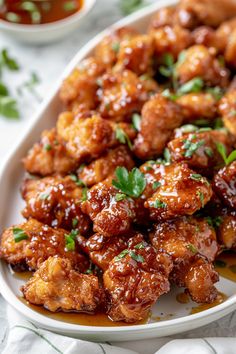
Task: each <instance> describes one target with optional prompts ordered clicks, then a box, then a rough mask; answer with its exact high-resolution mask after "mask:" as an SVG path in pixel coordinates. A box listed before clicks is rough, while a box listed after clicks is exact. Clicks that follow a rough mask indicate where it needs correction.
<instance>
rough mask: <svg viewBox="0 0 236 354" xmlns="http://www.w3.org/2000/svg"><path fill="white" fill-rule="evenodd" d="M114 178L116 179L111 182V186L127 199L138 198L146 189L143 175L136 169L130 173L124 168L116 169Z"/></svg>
mask: <svg viewBox="0 0 236 354" xmlns="http://www.w3.org/2000/svg"><path fill="white" fill-rule="evenodd" d="M115 176H116V179H115V180H113V181H112V184H113V186H114V187H116V188H117V189H118V190H120V191H121V192H122V193H123V194H125V195H127V196H128V197H131V198H138V197H140V195H141V194H142V193H143V191H144V189H145V187H146V179H145V177H144V174H143V173H142V172H140V170H139V169H138V168H136V167H135V168H133V169H132V171H130V172H128V170H127V169H126V168H125V167H117V168H116V171H115Z"/></svg>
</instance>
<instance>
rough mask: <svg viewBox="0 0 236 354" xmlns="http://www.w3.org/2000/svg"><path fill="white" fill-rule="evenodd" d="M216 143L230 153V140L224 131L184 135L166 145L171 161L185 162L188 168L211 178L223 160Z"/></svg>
mask: <svg viewBox="0 0 236 354" xmlns="http://www.w3.org/2000/svg"><path fill="white" fill-rule="evenodd" d="M216 143H222V144H224V145H225V146H226V149H227V152H228V153H229V152H230V151H231V144H230V143H231V138H230V136H229V134H228V133H227V132H226V131H224V130H209V131H203V132H194V133H188V134H184V135H183V136H182V137H179V138H176V139H174V140H171V141H170V142H169V143H168V149H169V152H170V156H171V160H172V161H173V162H186V163H187V164H188V165H189V167H191V168H193V169H194V170H196V171H198V172H200V173H202V174H203V175H205V176H212V175H213V173H214V168H217V167H218V166H219V165H221V164H222V162H223V159H222V156H221V155H220V153H219V152H218V150H217V145H216Z"/></svg>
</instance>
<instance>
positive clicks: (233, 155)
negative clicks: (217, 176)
mask: <svg viewBox="0 0 236 354" xmlns="http://www.w3.org/2000/svg"><path fill="white" fill-rule="evenodd" d="M216 147H217V150H218V152H219V154H220V155H221V157H222V158H223V160H224V163H225V164H226V165H229V164H231V162H233V161H234V160H236V150H234V151H232V152H231V153H230V154H229V156H228V157H227V150H226V147H225V145H224V144H222V143H216Z"/></svg>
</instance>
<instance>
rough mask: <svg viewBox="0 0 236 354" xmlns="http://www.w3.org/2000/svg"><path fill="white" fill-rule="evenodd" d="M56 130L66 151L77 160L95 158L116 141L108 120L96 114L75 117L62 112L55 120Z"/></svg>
mask: <svg viewBox="0 0 236 354" xmlns="http://www.w3.org/2000/svg"><path fill="white" fill-rule="evenodd" d="M57 130H58V135H59V136H60V137H61V138H62V139H63V140H64V141H65V142H66V148H67V150H68V152H69V153H70V155H71V156H73V158H75V159H76V160H77V161H78V162H81V161H83V160H84V159H86V158H88V159H92V158H93V159H95V158H97V157H98V156H99V155H101V154H102V153H103V152H104V151H105V150H106V149H107V148H109V147H111V146H113V145H114V144H115V142H116V139H115V133H114V131H113V128H112V126H111V124H110V122H108V121H107V120H105V119H102V118H101V117H100V116H98V115H94V116H93V117H91V118H88V119H76V118H74V116H73V114H72V113H70V112H65V113H62V114H61V115H60V116H59V119H58V122H57Z"/></svg>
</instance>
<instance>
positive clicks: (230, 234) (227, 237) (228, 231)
mask: <svg viewBox="0 0 236 354" xmlns="http://www.w3.org/2000/svg"><path fill="white" fill-rule="evenodd" d="M218 222H219V226H218V228H217V238H218V241H219V243H220V244H221V245H223V247H224V248H226V249H229V250H234V251H236V215H235V212H234V211H233V212H232V211H231V212H229V211H227V214H225V215H222V216H220V217H218Z"/></svg>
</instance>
